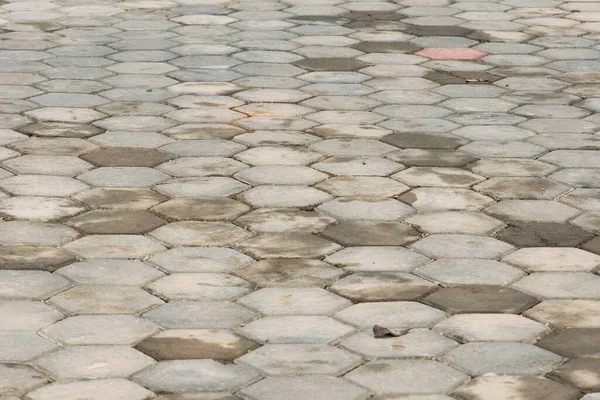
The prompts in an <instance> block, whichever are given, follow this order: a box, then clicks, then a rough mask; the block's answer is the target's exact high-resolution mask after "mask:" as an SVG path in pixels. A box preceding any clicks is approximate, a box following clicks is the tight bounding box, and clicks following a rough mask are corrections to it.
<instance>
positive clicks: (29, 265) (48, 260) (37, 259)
mask: <svg viewBox="0 0 600 400" xmlns="http://www.w3.org/2000/svg"><path fill="white" fill-rule="evenodd" d="M74 260H75V256H73V255H72V254H70V253H67V252H66V251H64V250H61V249H57V248H55V247H49V246H30V245H20V246H0V270H3V269H18V270H30V269H39V270H45V271H55V270H57V269H58V268H60V267H62V266H63V265H66V264H68V263H69V262H71V261H74Z"/></svg>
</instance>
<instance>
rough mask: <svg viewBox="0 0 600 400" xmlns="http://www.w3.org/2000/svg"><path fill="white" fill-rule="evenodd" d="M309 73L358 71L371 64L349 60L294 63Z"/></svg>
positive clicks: (322, 59) (319, 59)
mask: <svg viewBox="0 0 600 400" xmlns="http://www.w3.org/2000/svg"><path fill="white" fill-rule="evenodd" d="M293 64H294V65H295V66H297V67H300V68H304V69H306V70H308V71H356V70H358V69H361V68H364V67H368V66H369V63H367V62H364V61H360V60H353V59H348V58H308V59H304V60H300V61H296V62H294V63H293Z"/></svg>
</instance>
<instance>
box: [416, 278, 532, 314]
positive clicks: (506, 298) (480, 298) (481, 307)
mask: <svg viewBox="0 0 600 400" xmlns="http://www.w3.org/2000/svg"><path fill="white" fill-rule="evenodd" d="M421 301H422V302H423V303H425V304H428V305H431V306H434V307H436V308H439V309H441V310H443V311H445V312H447V313H450V314H461V313H511V314H518V313H520V312H523V311H525V310H527V309H528V308H530V307H532V306H533V305H535V304H536V303H538V301H539V300H538V299H537V298H535V297H533V296H530V295H528V294H526V293H523V292H519V291H518V290H515V289H512V288H508V287H503V286H475V285H469V286H457V287H447V288H441V289H439V290H438V291H437V292H435V293H432V294H430V295H429V296H427V297H425V298H424V299H422V300H421ZM534 309H535V307H534ZM532 318H534V317H532ZM534 319H536V318H534Z"/></svg>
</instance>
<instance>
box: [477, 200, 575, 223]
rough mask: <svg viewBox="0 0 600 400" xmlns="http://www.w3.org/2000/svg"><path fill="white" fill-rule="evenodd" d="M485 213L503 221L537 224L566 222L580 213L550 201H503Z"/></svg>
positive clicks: (487, 209)
mask: <svg viewBox="0 0 600 400" xmlns="http://www.w3.org/2000/svg"><path fill="white" fill-rule="evenodd" d="M485 212H486V213H489V214H491V215H493V216H495V217H498V218H502V219H507V220H518V221H535V222H565V221H567V220H569V219H571V218H573V217H575V216H576V215H577V214H579V213H580V211H579V210H576V209H574V208H572V207H569V206H566V205H564V204H561V203H558V202H555V201H550V200H503V201H500V202H498V203H496V204H492V205H491V206H489V207H487V208H486V209H485Z"/></svg>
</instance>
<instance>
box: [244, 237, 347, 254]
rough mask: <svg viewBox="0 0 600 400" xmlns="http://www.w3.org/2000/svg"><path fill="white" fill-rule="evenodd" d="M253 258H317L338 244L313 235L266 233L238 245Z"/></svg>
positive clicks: (338, 247)
mask: <svg viewBox="0 0 600 400" xmlns="http://www.w3.org/2000/svg"><path fill="white" fill-rule="evenodd" d="M238 247H239V248H240V250H242V251H244V252H245V253H247V254H249V255H250V256H252V257H254V258H259V259H260V258H317V257H321V256H325V255H327V254H331V253H333V252H335V251H336V250H339V249H340V248H341V246H340V245H338V244H336V243H333V242H330V241H328V240H325V239H322V238H320V237H318V236H315V235H309V234H294V233H279V234H275V233H267V234H262V235H259V236H255V237H253V238H251V239H248V240H246V241H245V242H243V243H241V244H239V245H238Z"/></svg>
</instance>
